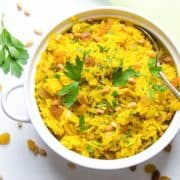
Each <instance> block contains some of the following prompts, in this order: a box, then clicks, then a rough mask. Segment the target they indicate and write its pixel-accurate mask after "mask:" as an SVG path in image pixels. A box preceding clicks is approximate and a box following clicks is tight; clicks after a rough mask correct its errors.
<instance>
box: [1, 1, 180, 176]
mask: <svg viewBox="0 0 180 180" xmlns="http://www.w3.org/2000/svg"><path fill="white" fill-rule="evenodd" d="M16 2H17V1H16V0H0V14H1V13H2V12H4V13H5V24H6V26H7V27H8V29H9V31H10V32H12V33H13V34H14V35H15V36H16V37H18V38H19V39H21V40H22V41H24V42H26V41H28V40H33V41H34V45H33V47H31V48H30V49H29V53H30V55H32V54H33V52H34V50H35V49H36V47H37V45H38V43H39V42H40V40H41V38H42V37H38V36H36V35H34V34H33V32H32V31H33V29H34V28H39V29H42V30H43V32H44V34H45V33H46V32H47V31H48V30H50V29H51V28H52V27H53V26H54V25H55V24H56V23H57V22H59V21H60V20H61V19H63V18H64V17H66V16H70V15H72V14H73V13H75V12H78V11H79V10H83V9H84V8H88V7H90V6H94V5H95V6H102V5H111V4H114V5H116V6H118V5H119V6H123V7H129V8H131V9H133V10H136V11H138V12H140V13H143V14H144V15H146V16H148V17H150V18H153V19H154V20H156V21H157V22H158V23H159V24H160V25H161V26H162V27H163V28H164V29H166V31H167V32H169V33H171V36H172V37H173V38H174V40H175V43H176V45H177V47H178V48H179V49H180V21H179V19H180V2H179V0H171V1H169V0H158V1H157V0H133V1H132V0H109V1H108V0H107V1H105V0H64V1H63V0H24V1H23V5H24V6H25V7H28V8H30V9H31V14H32V15H31V16H30V17H25V16H24V15H23V12H18V11H17V9H16ZM178 2H179V3H178ZM19 83H23V76H22V78H21V79H16V78H14V77H12V76H10V75H4V74H3V72H2V71H1V70H0V84H1V85H2V86H3V89H2V92H1V93H0V96H1V94H2V93H3V92H5V91H6V90H7V89H8V88H10V87H12V86H13V85H15V84H19ZM8 102H9V108H10V110H12V111H13V112H14V113H16V114H27V113H26V109H25V107H24V103H23V92H22V91H19V92H17V93H16V94H15V93H14V94H13V95H12V96H11V101H8ZM2 132H9V133H10V134H11V142H10V144H9V145H7V146H2V145H1V146H0V175H2V176H3V179H4V180H92V179H93V180H109V179H111V180H150V175H147V174H145V173H144V170H143V166H144V165H145V164H147V163H150V162H151V163H154V164H156V165H157V167H158V169H159V170H160V171H161V173H162V174H163V175H167V176H170V177H171V178H172V180H180V133H178V134H177V136H176V138H175V139H174V141H173V148H172V151H171V152H170V153H168V154H167V153H165V152H161V153H159V154H158V155H156V156H155V157H154V158H152V159H150V160H149V161H147V162H145V163H143V164H140V165H138V167H137V170H136V171H135V172H131V171H130V170H129V169H123V170H113V171H100V170H92V169H87V168H83V167H79V166H77V167H76V168H75V169H69V168H68V167H67V161H66V160H64V159H63V158H61V157H59V156H58V155H57V154H55V153H54V152H53V151H52V150H50V149H49V148H48V147H47V146H46V145H45V144H44V143H43V141H42V140H41V139H40V137H39V136H38V134H37V133H36V131H35V130H34V128H33V126H32V125H31V124H25V125H23V128H22V129H21V130H19V129H18V128H17V124H16V123H15V122H13V121H12V120H11V119H9V118H7V117H6V116H5V115H4V114H3V112H2V110H1V109H0V133H2ZM29 138H32V139H34V140H35V141H36V142H37V143H38V144H39V145H40V146H42V147H44V148H45V149H46V150H47V152H48V156H47V157H45V158H44V157H40V156H38V157H35V156H34V155H33V154H32V153H31V152H30V151H29V150H28V149H27V146H26V140H27V139H29Z"/></svg>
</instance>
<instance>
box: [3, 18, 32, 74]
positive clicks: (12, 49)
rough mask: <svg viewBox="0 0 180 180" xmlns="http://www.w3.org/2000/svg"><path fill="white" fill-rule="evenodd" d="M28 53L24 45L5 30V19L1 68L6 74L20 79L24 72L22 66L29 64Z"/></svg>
mask: <svg viewBox="0 0 180 180" xmlns="http://www.w3.org/2000/svg"><path fill="white" fill-rule="evenodd" d="M28 58H29V55H28V52H27V50H26V49H25V47H24V45H23V43H21V42H20V41H19V40H18V39H16V38H15V37H14V36H12V35H11V34H10V32H9V31H8V30H7V29H6V28H5V26H4V22H3V17H2V20H1V32H0V67H1V68H2V69H3V71H4V73H5V74H7V73H9V72H11V74H12V75H15V76H16V77H20V76H21V74H22V71H23V67H22V65H25V64H26V63H27V59H28Z"/></svg>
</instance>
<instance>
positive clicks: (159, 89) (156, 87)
mask: <svg viewBox="0 0 180 180" xmlns="http://www.w3.org/2000/svg"><path fill="white" fill-rule="evenodd" d="M166 90H167V87H166V86H162V85H160V84H153V85H152V88H151V89H150V90H149V92H148V96H149V97H150V98H151V99H153V98H154V95H155V93H156V92H165V91H166Z"/></svg>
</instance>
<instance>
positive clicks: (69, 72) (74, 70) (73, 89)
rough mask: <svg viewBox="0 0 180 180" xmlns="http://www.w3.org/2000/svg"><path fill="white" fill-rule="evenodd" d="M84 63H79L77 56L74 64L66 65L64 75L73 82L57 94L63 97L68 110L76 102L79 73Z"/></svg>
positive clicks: (68, 63)
mask: <svg viewBox="0 0 180 180" xmlns="http://www.w3.org/2000/svg"><path fill="white" fill-rule="evenodd" d="M83 64H84V61H81V60H80V58H79V56H77V57H76V64H75V65H73V64H71V63H70V62H67V63H66V66H65V68H66V69H65V72H64V74H65V75H66V76H67V77H69V78H70V79H72V80H74V82H72V83H70V84H68V85H66V86H64V87H63V88H62V89H61V90H60V91H59V92H58V95H59V96H63V97H64V103H65V105H66V106H67V107H68V108H69V107H71V106H72V105H73V104H74V102H75V101H76V99H77V97H78V93H79V81H80V79H81V72H82V69H83Z"/></svg>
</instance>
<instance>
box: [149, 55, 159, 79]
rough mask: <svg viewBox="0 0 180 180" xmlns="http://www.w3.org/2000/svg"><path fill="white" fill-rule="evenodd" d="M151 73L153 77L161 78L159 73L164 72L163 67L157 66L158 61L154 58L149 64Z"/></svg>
mask: <svg viewBox="0 0 180 180" xmlns="http://www.w3.org/2000/svg"><path fill="white" fill-rule="evenodd" d="M148 67H149V71H150V72H151V74H152V75H153V76H156V77H159V73H160V71H161V70H162V67H161V66H157V59H156V58H152V59H150V60H149V62H148Z"/></svg>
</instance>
